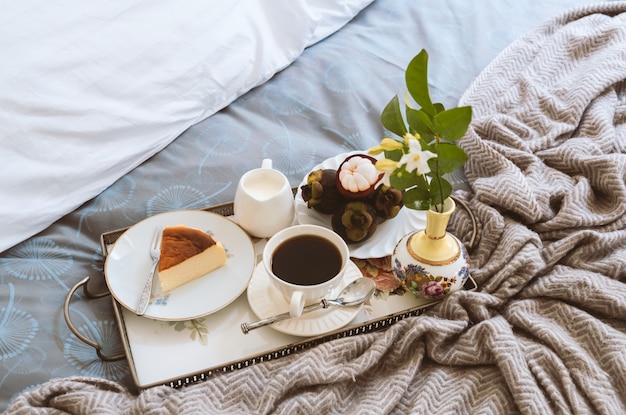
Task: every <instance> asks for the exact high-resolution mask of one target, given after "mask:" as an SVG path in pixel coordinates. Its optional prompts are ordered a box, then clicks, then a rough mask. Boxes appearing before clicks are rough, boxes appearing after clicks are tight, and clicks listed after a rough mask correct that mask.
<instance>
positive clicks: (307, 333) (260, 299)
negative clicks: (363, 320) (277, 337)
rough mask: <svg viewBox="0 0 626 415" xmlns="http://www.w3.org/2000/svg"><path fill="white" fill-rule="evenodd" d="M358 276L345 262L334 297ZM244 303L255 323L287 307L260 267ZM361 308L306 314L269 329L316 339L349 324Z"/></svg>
mask: <svg viewBox="0 0 626 415" xmlns="http://www.w3.org/2000/svg"><path fill="white" fill-rule="evenodd" d="M361 276H362V274H361V271H360V270H359V268H358V267H357V266H356V265H355V264H354V263H353V262H352V261H349V263H348V268H347V269H346V272H345V273H344V276H343V280H342V284H341V285H340V287H339V288H338V289H336V290H334V294H339V293H340V292H341V290H342V289H343V287H345V286H346V285H348V284H349V283H351V282H352V281H354V280H355V279H357V278H359V277H361ZM248 303H249V304H250V308H251V309H252V311H253V312H254V313H255V314H256V315H257V317H258V318H259V319H264V318H268V317H271V316H274V315H276V314H281V313H283V312H285V311H289V303H287V300H286V299H285V297H283V295H282V294H281V293H280V292H279V291H278V290H277V289H276V288H274V286H273V285H272V281H270V278H269V276H268V275H267V271H266V270H265V267H264V266H263V264H262V263H261V264H258V265H257V267H256V269H255V271H254V275H253V276H252V281H251V282H250V286H249V287H248ZM361 307H362V306H361V305H358V306H352V307H330V308H327V309H325V310H324V309H321V310H316V311H311V312H310V313H306V314H302V315H301V316H300V317H295V318H290V319H287V320H283V321H278V322H276V323H274V324H272V325H270V326H269V327H272V328H273V329H274V330H277V331H280V332H281V333H285V334H291V335H293V336H304V337H312V336H319V335H321V334H325V333H330V332H331V331H333V330H338V329H340V328H342V327H343V326H345V325H346V324H348V323H350V322H351V321H352V320H353V319H354V318H355V317H356V315H357V314H358V313H359V310H360V309H361Z"/></svg>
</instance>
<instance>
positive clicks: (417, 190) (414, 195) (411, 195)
mask: <svg viewBox="0 0 626 415" xmlns="http://www.w3.org/2000/svg"><path fill="white" fill-rule="evenodd" d="M402 203H404V206H406V207H408V208H409V209H414V210H428V209H429V208H430V205H431V203H430V194H429V193H428V189H427V188H423V187H413V188H411V189H409V190H407V191H406V192H404V194H403V195H402Z"/></svg>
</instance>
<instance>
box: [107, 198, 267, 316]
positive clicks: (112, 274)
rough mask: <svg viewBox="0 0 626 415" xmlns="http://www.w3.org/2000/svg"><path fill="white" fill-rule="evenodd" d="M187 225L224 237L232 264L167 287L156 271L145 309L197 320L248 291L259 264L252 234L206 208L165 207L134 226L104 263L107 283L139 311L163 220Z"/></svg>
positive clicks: (117, 296) (153, 313)
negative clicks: (156, 234)
mask: <svg viewBox="0 0 626 415" xmlns="http://www.w3.org/2000/svg"><path fill="white" fill-rule="evenodd" d="M175 225H187V226H190V227H194V228H198V229H201V230H203V231H205V232H207V233H209V234H211V235H212V236H213V237H214V238H215V240H217V241H220V242H221V243H222V245H224V249H225V250H226V258H227V259H226V264H225V265H224V266H222V267H221V268H218V269H216V270H214V271H211V272H210V273H209V274H207V275H205V276H203V277H200V278H198V279H196V280H194V281H191V282H188V283H186V284H184V285H181V286H180V287H177V288H175V289H174V290H172V291H170V292H169V293H167V294H164V293H162V292H161V290H160V288H159V284H158V274H157V275H155V278H154V285H153V287H154V288H153V290H152V296H151V298H150V304H149V305H148V309H147V311H146V313H145V314H144V316H145V317H148V318H152V319H155V320H172V321H173V320H191V319H194V318H198V317H202V316H204V315H207V314H210V313H213V312H215V311H217V310H219V309H221V308H223V307H225V306H227V305H228V304H230V303H231V302H232V301H234V300H235V299H236V298H237V297H239V295H240V294H241V293H243V292H244V290H245V289H246V287H247V286H248V283H249V282H250V278H251V277H252V273H253V271H254V264H255V252H254V245H253V244H252V240H251V239H250V237H249V236H248V235H247V234H246V233H245V232H244V231H243V229H241V228H240V227H239V225H237V224H235V223H234V222H232V221H231V220H229V219H227V218H225V217H223V216H221V215H218V214H215V213H210V212H204V211H200V210H181V211H174V212H167V213H161V214H158V215H155V216H152V217H150V218H148V219H145V220H143V221H141V222H139V223H137V224H136V225H134V226H132V227H131V228H130V229H128V230H127V231H126V232H124V233H123V234H122V236H120V238H119V239H118V240H117V241H116V242H115V245H113V248H112V249H111V253H110V254H109V256H108V257H107V260H106V263H105V265H104V272H105V277H106V282H107V285H108V286H109V289H110V290H111V294H113V297H115V299H116V300H117V301H118V302H119V303H120V304H121V305H122V306H124V307H126V308H128V309H129V310H131V311H133V312H135V311H136V309H137V303H138V301H139V297H140V295H141V291H142V289H143V286H144V284H145V282H146V280H147V278H148V272H149V270H150V265H151V264H152V259H151V257H150V243H151V241H152V236H153V235H154V230H155V229H156V227H157V226H175Z"/></svg>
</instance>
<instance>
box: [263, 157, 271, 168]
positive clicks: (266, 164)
mask: <svg viewBox="0 0 626 415" xmlns="http://www.w3.org/2000/svg"><path fill="white" fill-rule="evenodd" d="M261 168H262V169H271V168H272V159H263V162H262V163H261Z"/></svg>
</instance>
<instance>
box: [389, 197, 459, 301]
mask: <svg viewBox="0 0 626 415" xmlns="http://www.w3.org/2000/svg"><path fill="white" fill-rule="evenodd" d="M455 208H456V204H455V202H454V200H453V199H451V198H448V199H446V200H445V201H444V204H443V209H442V212H437V211H435V210H434V209H432V208H431V209H430V210H427V211H426V228H425V229H422V230H418V231H415V232H411V233H409V234H407V235H405V236H404V237H403V238H402V239H401V240H400V241H399V242H398V244H397V245H396V247H395V249H394V252H393V255H392V264H393V270H394V273H395V274H396V276H397V277H398V278H399V279H400V280H401V281H402V284H403V285H404V286H405V288H406V289H407V290H409V291H411V292H412V293H413V294H415V295H416V296H417V297H427V298H439V297H444V296H446V295H448V294H450V293H453V292H455V291H458V290H459V289H461V288H462V287H463V284H465V282H466V281H467V278H468V276H469V257H468V254H467V250H466V249H465V247H464V246H463V243H461V241H460V240H459V239H458V238H457V237H456V236H454V235H452V234H451V233H449V232H447V227H448V222H449V220H450V216H451V215H452V212H454V210H455Z"/></svg>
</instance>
